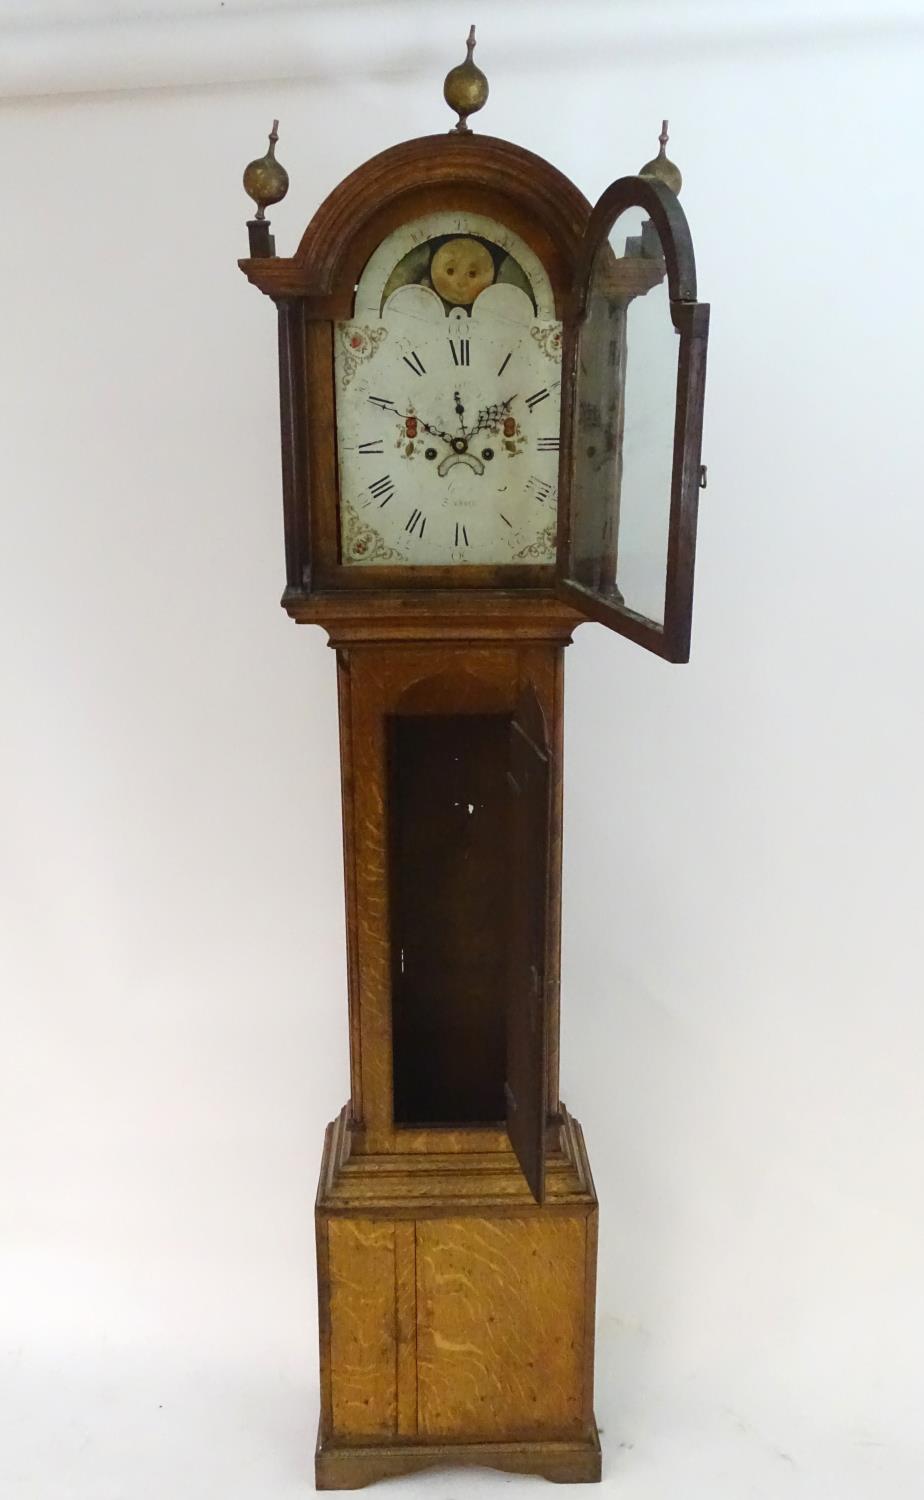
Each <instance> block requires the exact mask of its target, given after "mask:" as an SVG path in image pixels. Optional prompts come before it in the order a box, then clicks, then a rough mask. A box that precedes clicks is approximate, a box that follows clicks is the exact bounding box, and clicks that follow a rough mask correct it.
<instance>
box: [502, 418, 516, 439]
mask: <svg viewBox="0 0 924 1500" xmlns="http://www.w3.org/2000/svg"><path fill="white" fill-rule="evenodd" d="M516 430H517V422H516V417H505V418H504V437H506V438H512V437H513V435H514V433H515V432H516Z"/></svg>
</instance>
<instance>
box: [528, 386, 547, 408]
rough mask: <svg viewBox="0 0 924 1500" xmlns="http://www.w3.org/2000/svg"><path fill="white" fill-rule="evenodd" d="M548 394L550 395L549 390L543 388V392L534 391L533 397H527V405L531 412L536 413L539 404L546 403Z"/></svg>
mask: <svg viewBox="0 0 924 1500" xmlns="http://www.w3.org/2000/svg"><path fill="white" fill-rule="evenodd" d="M548 394H549V393H548V390H547V388H546V387H545V386H543V387H542V390H541V391H534V392H533V394H532V395H531V396H527V398H526V405H527V406H528V407H529V409H530V411H535V409H536V407H537V406H538V405H539V402H540V401H544V400H545V398H546V396H547V395H548Z"/></svg>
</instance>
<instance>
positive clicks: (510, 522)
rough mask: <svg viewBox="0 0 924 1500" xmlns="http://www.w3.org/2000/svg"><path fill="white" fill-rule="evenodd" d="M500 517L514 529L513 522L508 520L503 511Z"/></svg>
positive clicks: (506, 524)
mask: <svg viewBox="0 0 924 1500" xmlns="http://www.w3.org/2000/svg"><path fill="white" fill-rule="evenodd" d="M500 518H501V520H502V521H503V523H504V525H505V526H509V527H510V529H511V531H512V530H513V522H512V521H508V520H507V517H506V516H505V515H504V512H503V511H501V512H500Z"/></svg>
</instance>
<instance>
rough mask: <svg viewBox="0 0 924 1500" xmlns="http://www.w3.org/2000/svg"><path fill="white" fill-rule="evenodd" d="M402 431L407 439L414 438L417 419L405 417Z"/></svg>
mask: <svg viewBox="0 0 924 1500" xmlns="http://www.w3.org/2000/svg"><path fill="white" fill-rule="evenodd" d="M404 430H405V432H406V433H407V435H408V437H409V438H415V437H416V436H417V418H416V417H407V418H406V419H405V423H404Z"/></svg>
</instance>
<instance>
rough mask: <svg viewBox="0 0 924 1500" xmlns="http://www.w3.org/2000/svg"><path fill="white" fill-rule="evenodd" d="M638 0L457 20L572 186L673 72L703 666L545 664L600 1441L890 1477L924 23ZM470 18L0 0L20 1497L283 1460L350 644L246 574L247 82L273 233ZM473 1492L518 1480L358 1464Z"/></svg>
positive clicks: (266, 310) (7, 1415)
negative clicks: (560, 686) (286, 187)
mask: <svg viewBox="0 0 924 1500" xmlns="http://www.w3.org/2000/svg"><path fill="white" fill-rule="evenodd" d="M656 10H657V14H654V11H653V8H652V7H649V6H647V5H646V6H642V5H640V4H630V3H625V4H622V5H618V6H617V5H613V6H603V5H599V6H597V5H593V4H590V3H587V4H582V5H577V6H575V7H574V8H573V9H571V8H570V7H561V8H560V9H559V10H558V12H557V13H556V15H555V16H551V15H547V14H546V12H545V10H544V8H543V7H540V6H539V5H537V4H526V3H523V4H514V3H506V4H492V5H483V6H482V13H481V14H480V15H474V13H473V17H474V19H476V20H477V21H478V24H479V35H480V43H479V52H478V59H479V61H480V62H481V64H482V66H483V67H484V68H485V69H486V71H487V72H488V74H489V76H490V79H491V83H492V89H493V93H492V97H491V100H490V103H489V105H488V107H487V109H486V110H485V112H484V114H483V115H482V117H481V119H480V120H478V121H477V122H476V124H477V125H481V124H482V121H483V128H484V129H485V130H486V131H490V132H491V133H493V134H497V135H502V136H508V137H509V138H511V139H513V140H516V141H520V142H522V143H523V144H526V145H529V146H530V147H531V148H532V149H534V150H536V151H538V152H540V153H541V154H543V155H545V156H548V157H549V158H550V159H551V160H552V161H554V162H555V163H556V165H558V166H559V167H561V168H562V169H563V170H564V171H565V172H566V173H568V174H569V175H570V176H572V177H573V178H574V179H575V180H576V181H577V183H578V184H579V185H580V186H581V187H582V188H583V189H584V191H585V192H586V193H587V194H588V195H589V196H590V197H592V198H593V197H596V196H597V195H598V194H599V193H600V192H601V191H602V190H603V188H604V187H605V186H606V184H607V183H608V181H609V180H610V179H611V178H613V177H615V176H619V175H621V174H622V173H623V172H625V171H633V170H635V169H636V168H637V167H638V165H639V164H640V163H641V162H643V161H645V160H646V159H647V158H648V157H650V156H651V154H652V151H653V148H654V146H655V137H656V135H657V131H658V128H659V125H660V120H661V117H662V115H663V114H666V115H668V116H669V117H670V119H671V129H672V142H671V147H670V153H671V155H672V156H673V157H674V159H675V160H676V161H677V162H678V163H679V164H680V166H681V168H682V170H683V172H684V176H685V188H684V193H683V201H684V203H685V206H686V209H687V213H688V215H689V217H690V220H691V224H692V228H693V233H694V238H695V241H696V244H697V249H698V261H699V271H700V286H701V294H702V296H703V297H704V298H706V299H709V300H711V301H712V304H713V321H712V334H711V349H710V371H709V384H708V401H707V421H706V432H705V445H704V458H705V459H706V461H707V462H708V465H709V474H710V485H709V489H708V491H707V492H706V494H705V495H704V497H703V505H702V512H701V516H702V519H701V526H700V544H699V559H698V580H697V606H696V615H695V623H694V640H693V661H692V663H691V665H690V666H689V667H687V668H679V667H675V668H671V667H666V666H664V665H662V664H660V663H658V662H657V661H656V660H655V659H654V658H651V657H649V656H646V655H644V654H643V653H641V652H639V651H637V650H635V649H634V648H633V647H631V646H630V645H628V644H626V643H624V642H622V641H620V640H619V639H617V638H616V637H613V636H611V635H609V634H608V633H607V632H605V631H604V630H603V629H602V628H599V627H596V626H586V627H584V628H582V629H581V630H580V631H579V632H578V635H577V639H576V642H575V645H574V646H573V647H572V648H571V650H570V651H569V653H568V661H567V669H568V670H567V689H568V703H567V760H566V809H565V815H566V843H565V862H566V868H565V892H564V897H565V907H564V913H565V927H564V983H563V1007H564V1019H563V1039H562V1041H563V1049H562V1092H563V1095H564V1098H565V1099H566V1100H567V1102H568V1103H569V1105H570V1106H571V1107H572V1109H573V1110H574V1111H575V1112H576V1113H577V1114H578V1116H579V1117H580V1118H581V1119H582V1121H583V1123H584V1126H585V1130H586V1132H587V1138H588V1144H589V1149H590V1154H591V1160H592V1162H593V1165H594V1168H595V1175H596V1179H597V1187H598V1190H599V1193H600V1197H601V1201H602V1205H603V1207H602V1244H601V1267H600V1284H599V1299H600V1301H599V1325H598V1331H599V1357H598V1397H597V1411H598V1417H599V1419H600V1422H601V1426H602V1427H603V1429H604V1444H605V1469H604V1484H605V1487H606V1488H608V1489H611V1490H612V1492H613V1494H614V1495H615V1494H619V1495H621V1496H623V1497H625V1500H655V1497H657V1500H664V1497H667V1496H671V1497H673V1496H675V1495H676V1496H678V1497H679V1496H682V1497H684V1500H707V1497H708V1500H742V1497H745V1496H747V1497H773V1500H776V1497H782V1496H787V1497H788V1496H798V1497H813V1500H814V1497H826V1496H836V1497H837V1500H854V1497H864V1500H867V1497H868V1500H881V1497H886V1496H887V1497H889V1500H906V1497H907V1500H912V1497H914V1500H918V1497H919V1496H920V1490H921V1473H922V1469H924V1451H922V1437H921V1404H922V1397H924V1378H922V1373H921V1366H920V1349H921V1346H922V1342H924V1296H922V1265H924V1173H922V1159H921V1142H922V1135H924V1108H922V1091H921V1084H920V1069H921V1055H922V1046H924V1015H922V1005H921V1001H922V994H924V984H922V960H921V891H922V875H924V871H922V822H924V819H922V795H921V790H920V774H921V773H920V767H921V763H922V751H924V743H922V740H924V735H922V709H921V675H922V674H921V652H922V645H924V603H922V594H921V587H920V575H921V557H922V547H924V513H922V504H921V502H922V486H921V480H920V457H919V451H918V429H919V427H920V413H919V410H918V408H919V404H920V397H921V378H920V368H921V364H920V340H921V335H922V330H924V323H922V313H924V307H922V294H921V273H920V268H919V265H918V260H919V246H920V244H921V237H922V231H924V210H922V207H921V191H920V186H919V178H920V161H919V158H920V148H919V144H918V141H917V130H916V126H915V123H914V122H915V119H916V116H917V113H918V112H919V101H920V81H921V77H922V63H924V27H922V22H921V17H920V12H919V8H912V7H910V6H905V7H902V6H895V5H885V6H883V5H878V4H874V3H872V0H868V3H866V4H859V3H857V4H853V5H848V4H845V5H834V4H832V5H829V6H821V5H816V6H815V7H813V8H808V12H807V10H806V7H804V6H803V7H801V8H796V7H795V6H790V5H786V4H782V3H781V4H760V5H755V6H754V7H753V10H750V9H749V10H748V12H747V13H746V14H745V15H742V14H740V11H741V10H742V8H741V7H735V6H732V5H724V4H719V3H713V4H711V5H703V6H699V5H692V6H684V7H680V6H678V5H676V4H672V3H670V0H664V3H663V4H661V5H659V6H658V7H656ZM139 11H140V12H144V14H143V15H142V16H141V17H140V18H139V16H138V12H139ZM78 13H82V14H83V16H84V24H83V25H78V24H77V19H78ZM116 13H120V18H119V19H118V20H117V22H112V23H109V22H107V14H108V15H114V14H116ZM87 17H89V19H86V18H87ZM469 19H470V17H469V16H468V15H463V16H461V18H458V17H457V16H456V14H455V13H454V12H453V13H450V11H449V9H448V8H447V7H445V6H441V5H439V6H438V5H432V6H430V5H424V4H422V3H418V4H416V5H414V4H401V5H397V4H396V5H384V4H380V5H378V6H376V7H369V8H366V7H364V6H361V5H355V4H341V5H339V6H336V7H326V6H324V5H318V4H315V5H310V4H308V5H302V6H299V7H291V6H290V7H287V6H279V7H277V8H276V9H275V10H273V9H272V8H270V7H267V6H261V5H257V4H252V5H241V4H238V5H234V4H229V5H228V6H227V8H225V7H221V9H220V11H219V9H218V8H213V7H211V6H209V7H206V6H205V5H204V4H198V3H195V0H189V4H188V5H187V6H186V7H185V15H184V6H183V5H182V4H179V3H178V4H177V5H175V6H173V7H171V9H170V13H169V14H168V13H167V11H166V9H165V8H164V7H163V6H160V7H156V6H149V7H147V9H146V10H145V7H143V6H134V5H133V6H127V5H121V6H120V5H117V4H112V5H109V6H107V5H105V4H97V5H93V6H91V5H87V6H86V7H82V6H74V5H70V6H66V5H64V4H63V0H62V3H59V4H57V5H56V4H54V3H48V4H44V5H36V6H34V7H31V8H30V10H29V12H28V13H27V12H26V8H25V7H23V6H18V5H11V4H9V3H7V4H5V5H3V6H0V55H2V57H3V59H4V60H3V63H2V66H0V83H2V86H3V88H4V90H5V93H6V99H5V101H4V103H3V104H2V106H0V162H2V174H0V180H2V183H3V209H2V219H0V289H2V290H0V298H2V307H3V317H2V333H0V503H2V518H3V530H2V537H3V541H2V547H0V608H2V611H3V621H2V629H0V670H2V683H3V699H2V703H3V710H2V735H0V809H2V841H0V986H2V999H0V1004H2V1048H0V1387H2V1390H0V1494H2V1496H3V1497H4V1500H64V1497H67V1500H163V1496H164V1495H165V1494H176V1495H180V1496H182V1497H183V1500H205V1497H213V1496H218V1495H221V1497H222V1500H277V1497H278V1500H289V1497H294V1496H297V1495H303V1494H305V1493H306V1492H307V1491H308V1489H309V1487H310V1476H311V1454H312V1448H313V1442H314V1428H315V1423H316V1401H317V1373H316V1363H317V1361H316V1313H315V1300H314V1299H315V1288H314V1261H313V1239H312V1200H313V1195H314V1188H315V1178H316V1170H317V1163H318V1158H319V1154H320V1148H321V1141H322V1132H323V1128H324V1125H325V1122H326V1121H327V1120H328V1119H330V1118H331V1117H332V1116H333V1115H334V1114H335V1113H336V1111H337V1110H338V1109H339V1107H340V1105H341V1104H342V1102H343V1100H344V1098H345V1096H346V1093H347V1051H346V1026H345V1016H346V1007H345V988H344V986H345V980H344V957H343V913H342V894H341V844H340V826H339V787H338V767H337V738H336V719H335V683H334V659H333V655H332V653H331V652H330V651H329V650H328V649H327V648H326V645H325V638H324V636H323V634H322V632H321V631H319V630H316V629H313V628H308V629H296V628H294V627H293V626H292V625H291V624H290V623H289V622H288V620H287V619H286V617H285V616H284V615H283V614H282V612H281V611H280V610H279V609H278V607H277V603H276V601H277V599H278V595H279V593H280V590H281V586H282V523H281V502H280V493H279V461H278V436H277V392H276V364H275V361H276V355H275V321H274V317H273V309H272V307H271V305H270V303H269V302H268V301H266V299H264V298H262V297H261V296H260V295H259V294H258V293H257V292H256V291H255V290H254V289H253V288H251V287H249V286H248V285H247V284H246V283H245V281H244V278H243V277H242V276H241V275H240V273H239V271H238V270H237V267H236V264H235V261H236V257H237V256H239V255H243V254H244V253H245V252H246V231H245V228H244V221H245V219H246V217H247V203H246V200H245V198H244V196H243V193H242V191H241V188H240V172H241V170H242V168H243V166H244V164H245V163H246V162H247V161H248V160H249V159H250V158H251V157H253V156H255V155H258V154H260V153H261V152H262V150H263V148H264V143H265V136H266V132H267V130H268V129H269V125H270V122H271V120H272V118H273V117H274V115H278V116H279V117H280V120H281V126H280V130H281V139H280V145H279V156H280V158H281V160H282V161H283V162H284V163H285V165H286V166H287V167H288V169H289V171H290V174H291V179H292V188H291V191H290V194H289V197H288V199H287V200H286V202H285V204H283V205H282V206H281V207H280V208H279V209H278V210H277V211H276V212H275V214H274V215H273V221H274V222H273V227H274V230H275V232H276V234H277V241H278V244H279V248H280V251H281V252H282V253H289V252H290V251H291V250H292V249H293V248H294V246H295V244H296V242H297V240H298V237H299V235H300V232H301V230H302V228H303V226H304V223H305V222H306V220H307V219H308V217H309V216H310V215H311V213H312V212H313V211H314V209H315V207H316V206H317V204H318V202H319V201H320V199H321V197H322V196H323V195H324V194H325V193H326V191H327V190H328V189H329V188H331V187H332V186H333V185H334V184H335V183H336V182H337V181H338V180H339V179H340V178H341V177H342V176H344V175H345V174H346V173H347V172H348V171H350V170H351V169H352V168H353V167H355V166H356V165H357V164H358V163H360V162H361V161H363V160H364V159H365V158H366V157H367V156H369V155H371V154H372V153H373V152H375V151H377V150H379V149H380V148H382V147H383V146H385V145H387V144H389V143H390V142H392V141H396V140H400V139H403V138H407V137H409V136H412V135H416V134H421V133H425V132H427V131H428V130H442V129H444V128H445V127H447V126H448V124H449V123H450V120H449V117H448V115H447V113H446V111H445V108H444V106H443V104H442V100H441V96H440V90H441V80H442V75H443V72H444V71H445V69H446V68H447V67H448V66H450V65H451V64H452V63H454V62H455V61H457V60H458V58H459V57H460V56H461V50H462V48H461V42H462V40H463V38H464V33H465V30H466V27H467V23H468V21H469ZM235 28H236V29H235ZM518 38H519V39H522V47H518V46H517V41H518ZM254 39H257V40H254ZM258 41H259V45H258ZM167 85H170V86H167ZM179 85H182V86H179ZM502 1484H503V1485H510V1486H512V1487H513V1488H514V1489H516V1488H517V1487H519V1488H520V1489H522V1491H523V1493H524V1494H525V1493H527V1492H528V1491H531V1492H533V1493H538V1490H537V1488H536V1484H537V1482H535V1481H526V1480H514V1479H511V1480H503V1479H500V1478H498V1477H497V1476H490V1475H484V1476H461V1477H460V1476H459V1475H452V1474H446V1475H442V1476H435V1477H434V1476H431V1477H428V1478H422V1479H418V1480H415V1481H401V1482H396V1483H395V1484H393V1485H392V1486H391V1490H392V1491H393V1492H394V1493H396V1494H397V1493H402V1494H403V1493H405V1492H406V1493H408V1494H410V1493H411V1492H412V1491H413V1492H419V1493H427V1494H433V1495H440V1496H444V1497H447V1500H449V1497H458V1496H459V1495H460V1494H466V1495H468V1494H476V1493H478V1494H485V1495H488V1494H490V1493H494V1492H495V1491H497V1490H498V1489H499V1487H500V1486H501V1485H502Z"/></svg>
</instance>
